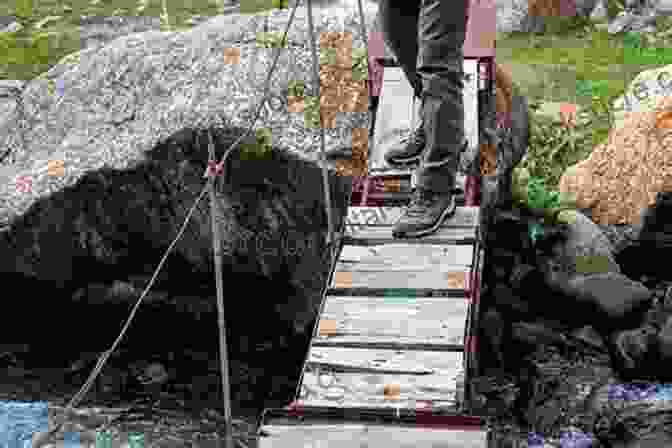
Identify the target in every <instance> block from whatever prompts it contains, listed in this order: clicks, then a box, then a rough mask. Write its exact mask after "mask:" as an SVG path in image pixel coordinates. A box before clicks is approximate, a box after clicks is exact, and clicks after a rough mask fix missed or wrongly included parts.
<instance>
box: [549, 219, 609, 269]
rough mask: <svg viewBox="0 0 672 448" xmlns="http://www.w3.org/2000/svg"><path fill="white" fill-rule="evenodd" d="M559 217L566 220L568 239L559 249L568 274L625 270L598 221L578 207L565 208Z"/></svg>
mask: <svg viewBox="0 0 672 448" xmlns="http://www.w3.org/2000/svg"><path fill="white" fill-rule="evenodd" d="M559 218H560V219H562V220H563V222H565V223H566V231H567V238H566V239H565V240H564V241H562V242H560V243H558V244H557V246H556V247H555V250H556V255H557V256H558V260H562V262H563V268H564V269H565V270H566V272H567V273H568V274H570V275H574V274H579V275H588V274H596V273H602V272H616V273H620V272H621V270H620V268H619V266H618V264H617V263H616V261H615V259H614V254H613V252H612V247H611V244H610V243H609V240H608V239H607V237H606V236H605V235H604V234H603V233H602V231H601V230H600V228H599V226H598V225H597V224H595V223H594V222H593V221H591V220H590V219H589V218H588V217H586V216H585V215H584V214H583V213H581V212H579V211H575V210H565V211H563V212H561V213H560V217H559Z"/></svg>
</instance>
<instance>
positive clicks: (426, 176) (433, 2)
mask: <svg viewBox="0 0 672 448" xmlns="http://www.w3.org/2000/svg"><path fill="white" fill-rule="evenodd" d="M468 7H469V0H449V1H445V0H421V8H420V20H419V34H418V40H419V48H420V51H419V53H418V61H417V67H418V68H417V70H418V75H419V76H420V79H421V82H422V93H423V103H422V115H423V119H424V124H425V135H426V138H427V146H426V149H425V152H424V156H423V160H422V165H421V166H420V169H419V171H418V187H419V188H424V189H427V190H431V191H433V192H437V193H449V192H450V191H451V190H452V189H453V188H454V183H455V175H456V172H457V167H458V163H459V158H460V152H461V151H462V149H463V148H464V145H465V144H466V140H465V136H464V105H463V104H462V103H463V99H462V90H463V88H464V82H463V71H462V67H463V61H464V55H463V51H462V47H463V45H464V40H465V37H466V29H467V27H466V25H467V14H468Z"/></svg>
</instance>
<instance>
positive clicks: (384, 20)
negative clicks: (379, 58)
mask: <svg viewBox="0 0 672 448" xmlns="http://www.w3.org/2000/svg"><path fill="white" fill-rule="evenodd" d="M419 18H420V0H402V1H399V0H396V1H395V0H380V1H379V2H378V19H379V20H380V26H381V29H382V32H383V33H382V34H383V39H384V40H385V43H386V44H387V46H388V47H390V50H392V53H394V57H395V58H397V62H398V63H399V65H400V66H401V69H402V70H403V71H404V74H405V75H406V79H408V82H409V83H410V84H411V87H412V88H413V92H414V93H415V96H416V98H417V99H421V98H422V82H421V81H420V77H419V76H418V73H417V71H416V68H417V61H418V40H417V35H418V19H419Z"/></svg>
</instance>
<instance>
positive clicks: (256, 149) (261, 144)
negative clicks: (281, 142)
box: [241, 128, 273, 160]
mask: <svg viewBox="0 0 672 448" xmlns="http://www.w3.org/2000/svg"><path fill="white" fill-rule="evenodd" d="M272 144H273V135H272V134H271V130H270V129H268V128H262V129H257V132H256V143H255V144H246V145H242V146H241V158H242V159H243V160H267V159H268V158H269V157H270V155H271V152H272V148H273V147H272Z"/></svg>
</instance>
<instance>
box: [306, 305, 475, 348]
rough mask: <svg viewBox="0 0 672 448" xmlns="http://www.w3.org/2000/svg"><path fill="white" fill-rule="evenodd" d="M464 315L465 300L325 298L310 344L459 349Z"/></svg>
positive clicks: (465, 316)
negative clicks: (387, 345)
mask: <svg viewBox="0 0 672 448" xmlns="http://www.w3.org/2000/svg"><path fill="white" fill-rule="evenodd" d="M468 311H469V304H468V302H467V300H466V298H465V299H434V298H414V297H388V298H377V297H338V296H327V297H326V299H325V303H324V308H323V310H322V315H321V316H320V323H319V325H318V333H317V335H316V336H315V338H313V344H317V345H323V344H328V345H337V344H348V343H362V344H371V345H373V344H385V343H387V344H397V345H398V346H406V347H409V346H416V347H417V349H420V348H419V347H421V346H423V345H424V346H425V347H426V346H437V347H444V348H446V349H450V348H452V349H455V348H457V349H462V348H463V347H464V334H465V324H466V318H467V313H468Z"/></svg>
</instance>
